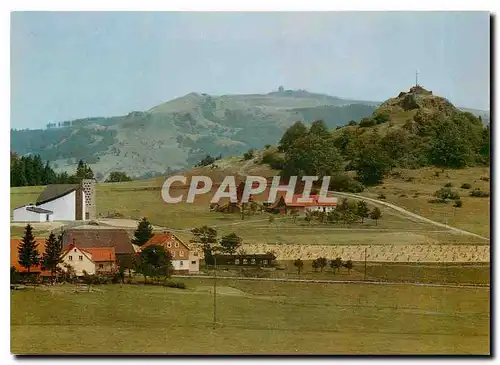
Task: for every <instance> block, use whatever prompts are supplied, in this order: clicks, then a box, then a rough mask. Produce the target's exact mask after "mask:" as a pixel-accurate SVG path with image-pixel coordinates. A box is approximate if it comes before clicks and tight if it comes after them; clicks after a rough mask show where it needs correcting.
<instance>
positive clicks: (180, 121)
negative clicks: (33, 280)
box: [11, 90, 377, 176]
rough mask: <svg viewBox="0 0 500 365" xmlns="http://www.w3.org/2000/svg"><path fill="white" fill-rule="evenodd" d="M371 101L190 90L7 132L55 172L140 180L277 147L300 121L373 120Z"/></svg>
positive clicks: (17, 147) (18, 148)
mask: <svg viewBox="0 0 500 365" xmlns="http://www.w3.org/2000/svg"><path fill="white" fill-rule="evenodd" d="M376 104H377V103H375V102H362V101H355V100H343V99H341V98H337V97H332V96H329V95H323V94H315V93H309V92H307V91H301V90H299V91H294V90H282V91H278V92H272V93H269V94H261V95H259V94H253V95H222V96H210V95H207V94H198V93H190V94H187V95H185V96H183V97H180V98H177V99H174V100H170V101H168V102H166V103H162V104H160V105H158V106H155V107H153V108H151V109H149V110H148V111H136V112H131V113H129V114H128V115H125V116H118V117H109V118H104V117H102V118H86V119H79V120H74V121H68V122H64V123H61V127H58V126H59V125H58V124H56V125H55V126H52V127H51V128H49V129H39V130H12V131H11V150H12V151H13V152H16V153H18V154H20V155H25V154H29V153H30V154H40V155H41V157H42V159H44V160H48V161H51V162H52V165H53V166H54V167H55V169H56V170H59V171H72V170H73V169H74V165H75V163H76V162H77V161H78V160H79V159H83V160H85V161H86V162H88V163H89V164H90V165H91V167H92V169H93V170H94V171H95V172H97V173H100V174H102V175H106V174H108V173H109V172H110V171H125V172H127V173H128V174H130V175H135V176H140V175H143V174H145V173H152V172H160V173H162V172H165V171H166V170H167V169H183V168H188V167H191V166H193V165H194V164H195V163H196V162H198V161H199V160H200V159H201V158H202V157H203V156H204V155H206V154H212V155H219V154H222V155H223V156H228V155H239V154H241V153H243V152H245V151H247V150H248V149H250V148H262V147H263V146H265V145H266V144H276V143H277V142H278V141H279V139H280V138H281V136H282V135H283V132H284V130H286V128H287V127H288V126H290V125H291V124H292V123H293V122H295V121H297V120H304V121H306V123H311V122H312V121H314V120H317V119H324V120H325V122H326V123H327V124H328V125H329V126H330V127H334V126H339V125H344V124H346V123H347V122H349V121H350V120H359V119H360V118H362V117H366V116H369V115H371V114H372V112H373V110H374V109H375V105H376ZM63 125H64V126H63Z"/></svg>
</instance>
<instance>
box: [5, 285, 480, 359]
mask: <svg viewBox="0 0 500 365" xmlns="http://www.w3.org/2000/svg"><path fill="white" fill-rule="evenodd" d="M185 281H186V283H187V285H188V289H187V290H186V291H181V290H178V289H170V288H162V287H141V286H123V287H121V286H119V285H108V286H100V287H98V289H99V290H100V291H98V292H90V293H79V294H75V293H74V292H73V291H74V287H73V286H71V285H66V286H63V287H57V288H51V292H48V291H42V289H41V288H38V289H36V290H35V291H33V290H27V291H23V292H17V291H16V292H12V295H11V308H12V320H11V321H12V322H11V350H12V352H14V353H16V354H19V353H23V354H29V353H31V354H33V353H37V354H49V353H58V354H68V353H126V354H134V353H170V354H175V353H189V354H210V353H219V354H220V353H228V354H229V353H233V354H234V353H240V354H258V353H268V354H271V353H274V354H307V353H311V354H312V353H316V354H317V353H323V354H425V353H427V354H487V353H488V352H489V290H488V289H454V288H436V287H413V286H403V285H401V286H399V285H398V286H374V285H328V284H326V285H323V284H315V285H311V284H297V283H270V282H236V281H231V280H220V281H219V293H222V295H219V296H218V299H217V308H218V322H219V323H220V324H219V327H218V328H217V329H216V330H213V329H212V315H213V312H212V295H211V294H210V290H211V286H212V281H211V280H206V279H204V280H197V279H189V280H185ZM224 294H226V295H224ZM34 302H36V303H37V305H36V306H33V303H34ZM75 339H78V340H75Z"/></svg>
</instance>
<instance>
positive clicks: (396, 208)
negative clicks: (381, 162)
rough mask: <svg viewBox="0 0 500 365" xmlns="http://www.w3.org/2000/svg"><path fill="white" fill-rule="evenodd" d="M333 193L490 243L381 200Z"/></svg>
mask: <svg viewBox="0 0 500 365" xmlns="http://www.w3.org/2000/svg"><path fill="white" fill-rule="evenodd" d="M331 193H333V194H335V195H338V196H341V197H346V198H353V199H357V200H366V201H369V202H371V203H374V204H377V205H382V206H385V207H388V208H391V209H393V210H395V211H397V212H399V213H403V214H404V215H405V216H407V217H409V218H413V219H417V220H419V221H422V222H425V223H429V224H433V225H435V226H437V227H442V228H446V229H448V230H450V231H453V232H455V233H458V234H463V235H467V236H472V237H476V238H480V239H482V240H485V241H489V240H490V239H489V238H487V237H483V236H480V235H478V234H475V233H472V232H469V231H465V230H463V229H459V228H455V227H452V226H449V225H447V224H444V223H439V222H436V221H433V220H432V219H429V218H425V217H422V216H421V215H418V214H415V213H412V212H410V211H408V210H406V209H404V208H401V207H398V206H397V205H394V204H391V203H387V202H384V201H381V200H377V199H373V198H368V197H366V196H362V195H358V194H352V193H343V192H338V191H331Z"/></svg>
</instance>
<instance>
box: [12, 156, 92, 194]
mask: <svg viewBox="0 0 500 365" xmlns="http://www.w3.org/2000/svg"><path fill="white" fill-rule="evenodd" d="M92 178H94V172H93V171H92V169H91V168H90V166H88V165H87V164H86V163H85V162H83V160H80V161H79V162H78V165H77V167H76V171H75V173H74V174H73V175H69V174H68V173H67V172H61V173H56V172H55V171H54V170H53V169H52V168H51V167H50V163H49V162H48V161H46V162H44V161H42V158H41V157H40V155H34V156H21V157H20V156H18V155H17V154H16V153H11V154H10V186H13V187H14V186H37V185H49V184H77V183H79V182H81V180H82V179H92Z"/></svg>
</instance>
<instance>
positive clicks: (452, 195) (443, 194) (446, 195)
mask: <svg viewBox="0 0 500 365" xmlns="http://www.w3.org/2000/svg"><path fill="white" fill-rule="evenodd" d="M434 196H435V197H436V198H438V199H444V200H446V199H450V200H455V199H460V195H458V193H457V192H456V191H454V190H452V189H450V188H441V189H439V190H438V191H436V192H435V193H434Z"/></svg>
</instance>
